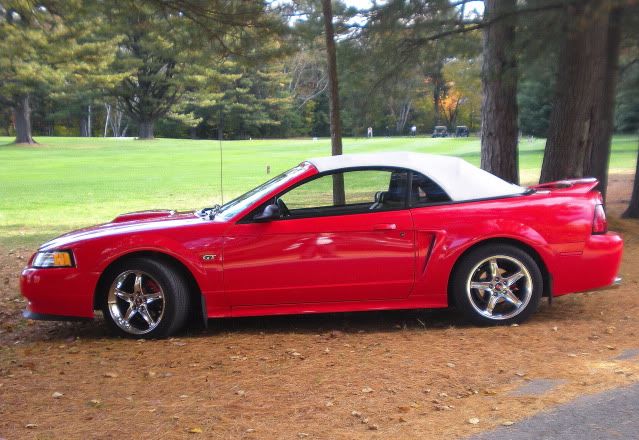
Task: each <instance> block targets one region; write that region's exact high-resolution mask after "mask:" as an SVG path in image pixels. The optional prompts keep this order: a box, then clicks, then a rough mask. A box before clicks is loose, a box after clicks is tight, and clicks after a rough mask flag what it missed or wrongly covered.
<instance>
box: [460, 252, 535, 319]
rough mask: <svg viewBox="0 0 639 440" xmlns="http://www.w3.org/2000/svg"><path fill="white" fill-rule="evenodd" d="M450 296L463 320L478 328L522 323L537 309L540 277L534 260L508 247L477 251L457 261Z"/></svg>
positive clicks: (525, 253) (526, 254)
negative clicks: (476, 325) (477, 325)
mask: <svg viewBox="0 0 639 440" xmlns="http://www.w3.org/2000/svg"><path fill="white" fill-rule="evenodd" d="M451 289H452V294H453V296H454V298H455V302H456V304H457V307H458V308H459V309H460V311H461V312H462V313H463V314H464V315H465V317H466V318H467V319H468V320H470V321H472V322H473V323H475V324H479V325H508V324H515V323H520V322H523V321H525V320H526V319H528V318H529V317H530V315H532V314H533V313H534V312H535V311H536V310H537V307H538V306H539V301H540V300H541V296H542V293H543V277H542V274H541V271H540V270H539V266H538V265H537V263H536V262H535V260H534V259H533V258H532V257H531V256H530V255H529V254H528V253H527V252H525V251H524V250H522V249H520V248H518V247H515V246H512V245H507V244H496V245H486V246H482V247H479V248H477V249H475V250H473V251H471V252H470V253H468V254H467V255H464V256H463V257H462V259H461V260H460V261H459V264H458V265H457V267H456V268H455V271H454V273H453V279H452V283H451Z"/></svg>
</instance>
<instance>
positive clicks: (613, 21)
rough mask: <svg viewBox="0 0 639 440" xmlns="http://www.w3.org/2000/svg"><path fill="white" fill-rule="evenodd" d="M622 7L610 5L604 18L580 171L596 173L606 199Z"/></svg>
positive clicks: (599, 187) (592, 174)
mask: <svg viewBox="0 0 639 440" xmlns="http://www.w3.org/2000/svg"><path fill="white" fill-rule="evenodd" d="M622 13H623V9H622V8H617V9H613V10H612V11H611V12H610V18H609V20H608V35H607V42H606V45H605V46H604V50H605V52H604V54H603V55H602V57H605V66H604V67H603V69H602V72H601V73H602V74H601V77H600V80H599V81H598V84H600V87H599V90H598V91H599V92H600V96H596V97H595V100H596V101H595V102H596V103H598V105H596V106H595V108H594V109H595V117H594V118H593V123H592V129H591V130H592V136H591V137H590V145H589V146H588V147H587V150H590V158H589V161H588V162H587V163H586V165H585V170H584V175H586V176H592V177H596V178H597V180H599V185H598V187H597V189H598V190H599V191H600V192H601V195H602V196H603V198H604V201H605V200H606V191H607V189H608V163H609V162H610V146H611V142H612V133H613V131H614V115H615V114H614V112H615V93H616V88H617V76H618V73H619V48H620V46H621V44H620V43H621V16H622Z"/></svg>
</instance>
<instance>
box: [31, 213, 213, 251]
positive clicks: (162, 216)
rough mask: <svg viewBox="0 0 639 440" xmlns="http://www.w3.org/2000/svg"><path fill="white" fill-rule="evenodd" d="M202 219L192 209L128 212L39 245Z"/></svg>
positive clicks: (63, 243) (59, 245) (59, 244)
mask: <svg viewBox="0 0 639 440" xmlns="http://www.w3.org/2000/svg"><path fill="white" fill-rule="evenodd" d="M204 221H208V220H204V219H202V218H200V217H198V216H197V215H195V213H194V212H192V211H188V212H177V211H171V210H167V209H163V210H151V211H138V212H130V213H127V214H121V215H118V216H117V217H115V218H114V219H113V220H112V221H111V222H110V223H104V224H101V225H96V226H90V227H88V228H83V229H78V230H76V231H72V232H69V233H66V234H64V235H61V236H59V237H57V238H54V239H53V240H50V241H48V242H46V243H44V244H43V245H42V246H40V250H47V249H56V248H57V249H61V248H64V247H68V246H71V245H73V244H76V243H78V242H80V241H85V240H90V239H95V238H101V237H106V236H115V235H123V234H132V233H139V232H145V231H152V230H157V229H171V228H176V227H180V226H188V225H195V224H201V223H202V222H204Z"/></svg>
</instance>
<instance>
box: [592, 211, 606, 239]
mask: <svg viewBox="0 0 639 440" xmlns="http://www.w3.org/2000/svg"><path fill="white" fill-rule="evenodd" d="M606 232H608V222H607V221H606V211H604V207H603V205H595V217H594V218H593V219H592V233H593V234H605V233H606Z"/></svg>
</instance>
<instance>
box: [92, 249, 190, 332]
mask: <svg viewBox="0 0 639 440" xmlns="http://www.w3.org/2000/svg"><path fill="white" fill-rule="evenodd" d="M105 279H106V281H107V282H108V284H107V283H105V285H104V286H103V287H104V288H105V293H104V294H103V295H104V297H103V298H104V301H103V307H102V312H103V314H104V317H105V319H106V321H107V323H109V325H110V326H111V328H113V329H114V330H115V331H116V332H118V333H120V334H122V335H125V336H133V337H140V338H157V337H166V336H169V335H171V334H173V333H175V332H176V331H177V330H179V329H180V328H181V327H182V325H183V324H184V322H185V320H186V317H187V314H188V308H189V292H188V283H186V282H185V280H184V277H183V275H182V274H181V273H180V271H179V270H178V269H177V268H176V267H175V266H174V265H172V264H170V263H168V262H162V261H157V260H154V259H150V258H131V259H129V260H125V261H122V262H120V263H118V264H116V265H115V266H113V267H111V268H110V269H109V271H108V273H107V274H106V277H105Z"/></svg>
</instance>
